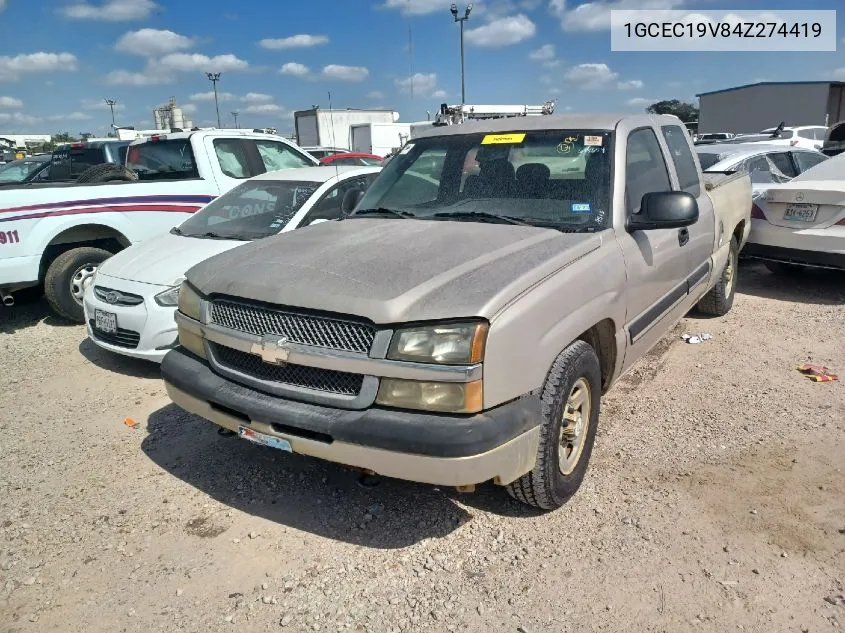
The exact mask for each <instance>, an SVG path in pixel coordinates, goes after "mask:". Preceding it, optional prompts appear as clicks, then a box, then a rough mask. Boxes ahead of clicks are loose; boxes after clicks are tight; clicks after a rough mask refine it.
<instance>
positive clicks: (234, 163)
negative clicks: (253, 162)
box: [214, 138, 250, 178]
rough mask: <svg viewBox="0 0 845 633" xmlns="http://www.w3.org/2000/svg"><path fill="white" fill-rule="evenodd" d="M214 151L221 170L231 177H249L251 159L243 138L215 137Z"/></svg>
mask: <svg viewBox="0 0 845 633" xmlns="http://www.w3.org/2000/svg"><path fill="white" fill-rule="evenodd" d="M214 153H215V154H216V155H217V162H219V163H220V169H221V171H222V172H223V173H224V174H226V175H227V176H229V178H249V177H250V173H249V159H248V158H247V154H246V148H245V147H244V143H243V141H241V139H228V138H218V139H214Z"/></svg>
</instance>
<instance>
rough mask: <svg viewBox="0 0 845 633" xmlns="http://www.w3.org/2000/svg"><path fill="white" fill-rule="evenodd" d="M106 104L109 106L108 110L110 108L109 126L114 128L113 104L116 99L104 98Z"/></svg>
mask: <svg viewBox="0 0 845 633" xmlns="http://www.w3.org/2000/svg"><path fill="white" fill-rule="evenodd" d="M106 105H107V106H108V107H109V110H111V127H112V129H114V128H115V125H114V106H116V105H117V101H115V100H114V99H106Z"/></svg>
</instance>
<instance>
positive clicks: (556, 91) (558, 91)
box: [549, 88, 563, 95]
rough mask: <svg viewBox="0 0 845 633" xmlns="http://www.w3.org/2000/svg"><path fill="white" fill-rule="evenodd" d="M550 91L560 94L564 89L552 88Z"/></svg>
mask: <svg viewBox="0 0 845 633" xmlns="http://www.w3.org/2000/svg"><path fill="white" fill-rule="evenodd" d="M549 92H551V93H552V94H553V95H559V94H561V93H562V92H563V90H561V89H560V88H552V89H551V90H549Z"/></svg>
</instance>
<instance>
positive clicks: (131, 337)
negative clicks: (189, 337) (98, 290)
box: [83, 274, 177, 363]
mask: <svg viewBox="0 0 845 633" xmlns="http://www.w3.org/2000/svg"><path fill="white" fill-rule="evenodd" d="M95 283H96V285H98V286H103V287H107V288H111V289H113V290H119V291H121V292H125V293H128V294H134V295H138V296H140V297H143V299H144V302H143V303H141V304H139V305H135V306H116V305H112V304H109V303H106V302H105V301H102V300H100V299H98V298H97V297H96V296H95V295H94V292H93V286H94V284H90V285H89V287H88V288H87V289H86V291H85V297H84V300H83V308H84V310H85V326H86V328H87V330H88V338H90V339H91V341H93V342H94V343H95V344H96V345H97V346H99V347H102V348H103V349H106V350H109V351H110V352H114V353H116V354H122V355H124V356H131V357H133V358H141V359H143V360H149V361H152V362H156V363H160V362H161V361H162V359H163V358H164V356H165V354H167V352H169V351H170V350H171V349H172V348H173V347H175V346H176V343H177V331H176V321H175V320H174V314H175V312H176V308H175V307H163V306H160V305H158V304H157V303H156V302H155V300H154V299H153V297H154V296H155V295H156V294H158V293H159V292H162V291H163V290H167V286H157V285H152V284H144V283H140V282H137V281H129V280H126V279H118V278H115V277H107V276H105V275H99V274H98V275H97V277H96V278H95ZM96 309H100V310H105V311H106V312H113V313H114V314H115V315H116V318H117V327H118V332H119V335H118V336H108V335H104V334H102V333H99V332H98V331H96V330H95V329H94V328H93V326H92V323H93V321H94V314H95V313H94V311H95V310H96ZM136 341H137V342H136Z"/></svg>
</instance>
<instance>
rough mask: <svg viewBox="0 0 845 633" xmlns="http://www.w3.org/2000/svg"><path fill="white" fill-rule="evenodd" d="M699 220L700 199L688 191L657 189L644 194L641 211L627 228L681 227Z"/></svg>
mask: <svg viewBox="0 0 845 633" xmlns="http://www.w3.org/2000/svg"><path fill="white" fill-rule="evenodd" d="M697 221H698V201H697V200H696V199H695V196H693V195H692V194H689V193H687V192H686V191H656V192H652V193H647V194H645V195H644V196H643V199H642V203H641V205H640V212H639V213H638V214H636V215H631V216H630V217H629V218H628V222H627V224H626V226H625V228H626V229H627V230H628V232H629V233H632V232H634V231H651V230H654V229H680V228H683V227H685V226H690V225H691V224H695V223H696V222H697Z"/></svg>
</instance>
